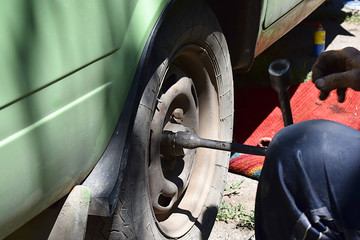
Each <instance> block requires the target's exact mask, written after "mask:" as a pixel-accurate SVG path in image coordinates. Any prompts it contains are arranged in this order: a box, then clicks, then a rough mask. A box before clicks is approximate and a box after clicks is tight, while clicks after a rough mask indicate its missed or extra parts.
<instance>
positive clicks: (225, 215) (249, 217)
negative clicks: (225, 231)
mask: <svg viewBox="0 0 360 240" xmlns="http://www.w3.org/2000/svg"><path fill="white" fill-rule="evenodd" d="M243 182H244V181H240V182H237V183H234V184H231V185H230V186H226V187H225V190H224V196H228V197H231V196H234V195H238V194H239V192H238V189H239V187H240V185H241V184H242V183H243ZM216 221H223V222H237V226H238V227H246V228H248V229H250V230H254V229H255V216H254V211H248V210H246V209H245V207H244V206H243V205H242V204H241V203H239V204H236V205H233V204H231V203H225V201H222V203H221V205H220V208H219V212H218V214H217V216H216Z"/></svg>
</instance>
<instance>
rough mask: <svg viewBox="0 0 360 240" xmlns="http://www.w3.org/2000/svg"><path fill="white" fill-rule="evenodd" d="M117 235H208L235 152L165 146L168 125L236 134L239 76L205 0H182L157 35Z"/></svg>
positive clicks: (215, 135)
mask: <svg viewBox="0 0 360 240" xmlns="http://www.w3.org/2000/svg"><path fill="white" fill-rule="evenodd" d="M152 44H153V45H152V51H151V52H150V56H149V61H148V62H149V66H148V68H147V73H148V74H147V77H148V79H149V80H148V84H147V86H146V88H145V90H144V92H143V95H142V98H141V102H140V104H139V107H138V110H137V115H136V120H135V123H134V128H133V134H132V142H131V147H130V150H129V151H130V152H129V159H128V165H127V170H126V173H125V176H124V179H123V183H122V189H121V193H120V199H119V203H118V207H117V209H116V210H115V215H114V220H113V221H114V222H113V226H112V232H111V235H110V238H111V239H124V238H131V239H132V238H136V239H173V238H177V239H178V238H180V239H194V238H201V239H203V238H207V237H208V236H209V234H210V232H211V229H212V226H213V224H214V221H215V218H216V214H217V210H218V208H219V205H220V203H221V199H222V193H223V189H224V185H225V181H226V174H227V170H228V163H229V154H228V153H226V152H221V151H216V150H209V149H201V148H199V149H194V150H188V149H180V150H179V149H177V150H174V149H173V148H171V146H162V144H161V136H162V132H163V131H165V130H167V131H173V132H177V131H188V132H191V133H196V134H198V135H199V136H201V137H203V138H209V139H220V140H226V141H231V139H232V125H233V81H232V69H231V64H230V57H229V53H228V48H227V44H226V41H225V37H224V35H223V34H222V32H221V28H220V27H219V24H218V23H217V21H216V18H215V16H214V15H213V13H212V12H211V10H210V8H209V7H208V6H207V5H206V4H205V3H203V2H202V1H178V2H176V3H174V4H173V5H172V6H171V9H170V10H169V11H168V12H167V13H166V16H165V18H164V21H163V23H162V24H161V26H160V28H159V29H158V31H157V33H156V37H155V38H154V39H153V43H152Z"/></svg>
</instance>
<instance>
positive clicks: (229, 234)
mask: <svg viewBox="0 0 360 240" xmlns="http://www.w3.org/2000/svg"><path fill="white" fill-rule="evenodd" d="M336 11H337V12H336ZM340 11H341V12H340ZM345 12H348V11H347V10H346V9H344V8H343V9H342V10H340V9H338V10H336V9H334V6H332V7H331V9H329V6H327V7H325V6H322V7H321V9H319V10H317V11H316V12H315V13H314V14H312V16H310V17H309V18H308V19H306V20H305V21H304V23H303V24H300V25H298V26H297V27H296V28H294V29H293V30H292V31H291V32H289V33H288V34H287V35H286V36H284V37H283V38H282V39H281V40H280V41H279V42H277V43H276V44H274V45H273V46H272V47H271V48H270V49H268V50H267V51H265V52H264V53H263V54H262V55H261V56H259V59H260V60H256V61H261V58H266V55H268V56H269V55H271V56H272V57H274V59H273V60H275V59H276V58H275V57H281V58H287V59H289V60H290V62H291V63H292V65H293V67H295V68H304V66H305V65H306V66H305V68H306V69H305V70H306V71H307V72H310V69H311V66H312V64H313V63H314V61H315V60H316V58H315V57H313V56H312V31H313V29H310V28H309V25H308V24H306V23H309V22H311V23H314V22H315V23H317V22H319V23H322V24H323V26H324V29H325V30H326V36H327V38H326V50H333V49H340V48H344V47H347V46H352V47H356V48H358V49H360V24H359V23H354V22H351V21H348V19H347V20H345V15H346V13H345ZM294 42H296V44H294ZM264 56H265V57H264ZM260 65H261V64H260ZM265 70H267V69H265ZM252 71H254V70H252ZM255 71H262V70H255ZM305 75H306V74H305ZM236 80H237V79H236ZM236 80H235V81H236ZM235 94H236V93H235ZM236 110H237V109H236ZM235 124H236V123H235ZM241 181H244V182H243V183H242V184H241V185H240V187H239V189H238V191H237V192H238V193H239V194H238V195H233V196H230V197H229V196H224V199H223V200H224V201H225V202H227V203H233V204H234V205H235V204H238V203H241V204H243V205H244V206H245V208H246V209H247V210H249V211H252V210H254V203H255V196H256V188H257V181H255V180H252V179H249V178H245V177H242V176H240V175H237V174H233V173H229V175H228V180H227V185H231V184H233V183H238V182H241ZM218 239H219V240H220V239H221V240H232V239H237V240H250V239H255V236H254V231H253V230H249V229H248V228H243V227H238V222H236V221H234V222H229V223H225V222H223V221H217V222H216V223H215V225H214V228H213V231H212V233H211V235H210V240H218Z"/></svg>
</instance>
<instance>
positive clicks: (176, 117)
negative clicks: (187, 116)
mask: <svg viewBox="0 0 360 240" xmlns="http://www.w3.org/2000/svg"><path fill="white" fill-rule="evenodd" d="M183 118H184V110H182V109H181V108H176V109H175V110H174V111H173V112H172V114H171V120H173V122H174V123H178V124H181V123H182V120H183Z"/></svg>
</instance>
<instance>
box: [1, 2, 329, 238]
mask: <svg viewBox="0 0 360 240" xmlns="http://www.w3.org/2000/svg"><path fill="white" fill-rule="evenodd" d="M321 3H322V0H319V1H314V0H303V1H301V0H296V1H287V2H286V3H284V2H280V0H268V1H246V2H245V1H235V0H231V1H227V3H221V2H220V1H217V0H209V1H201V0H196V1H189V0H186V1H184V0H182V1H175V0H172V1H165V0H137V1H125V0H108V1H100V0H93V1H85V0H79V1H56V0H54V1H47V0H39V1H36V2H29V1H21V0H14V1H6V2H4V4H3V7H2V8H1V10H0V25H1V28H0V29H2V30H1V31H3V34H1V37H0V53H1V56H2V57H3V61H2V62H1V63H0V72H1V73H2V77H1V80H0V81H1V83H2V84H1V86H2V94H1V96H0V123H1V125H2V128H1V131H0V182H1V184H0V213H1V214H0V238H3V237H5V236H7V235H9V234H10V233H11V232H13V231H14V230H16V229H18V228H19V227H20V226H21V225H23V224H24V223H26V222H27V221H29V220H30V219H32V218H33V217H34V216H36V215H37V214H39V213H40V212H42V211H43V210H44V209H46V208H48V207H49V206H50V205H51V204H53V203H55V202H56V201H58V200H59V199H61V198H62V197H63V196H65V195H66V194H67V193H68V192H69V191H70V190H71V189H72V187H73V186H74V185H76V184H83V185H85V186H88V187H90V189H91V205H90V214H92V215H96V216H102V217H104V218H103V219H100V217H99V219H98V220H104V219H105V220H106V222H110V223H109V225H106V226H109V232H108V233H109V234H110V235H111V237H114V238H116V237H118V238H124V237H125V236H126V237H130V238H131V237H135V236H136V237H137V238H144V239H149V238H159V239H160V238H180V237H181V238H184V239H192V238H194V237H203V238H205V237H207V236H208V234H209V233H210V231H211V227H212V225H213V222H214V219H215V216H216V212H217V207H218V206H219V204H220V201H221V194H222V191H223V188H224V184H225V179H226V173H227V164H228V155H227V154H226V153H222V152H215V151H211V150H203V149H198V150H196V151H195V150H193V151H188V150H184V151H183V152H180V153H179V152H174V151H171V150H169V148H168V147H161V143H160V137H161V132H162V131H163V130H164V129H165V130H171V131H179V130H181V131H183V130H187V131H191V132H195V133H197V134H199V135H200V136H202V137H205V138H213V139H220V140H228V141H230V140H231V139H232V124H233V122H232V112H233V87H232V69H241V70H247V69H249V67H250V66H251V63H252V61H253V59H254V57H255V56H257V55H258V54H260V53H261V52H262V51H263V50H265V49H266V48H267V47H268V46H270V45H271V44H272V43H273V42H274V41H276V40H277V39H278V38H280V37H281V36H282V35H284V34H285V33H286V32H287V31H289V30H290V29H291V28H292V27H294V26H295V25H296V24H297V23H299V22H300V21H301V20H302V19H303V18H305V17H306V16H307V15H308V14H309V13H310V12H311V11H313V10H314V9H315V8H316V7H317V6H319V5H320V4H321ZM118 201H119V202H118ZM108 216H112V218H111V219H110V220H109V219H108V218H106V217H108ZM95 225H96V223H95ZM106 226H104V228H106ZM92 229H93V230H94V228H92ZM103 231H104V232H107V231H106V230H104V229H103ZM94 234H95V233H94Z"/></svg>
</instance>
